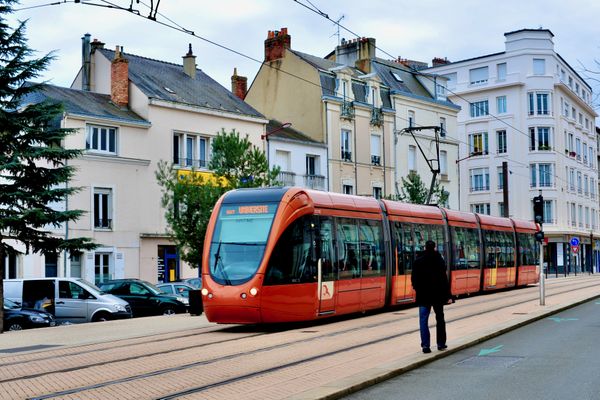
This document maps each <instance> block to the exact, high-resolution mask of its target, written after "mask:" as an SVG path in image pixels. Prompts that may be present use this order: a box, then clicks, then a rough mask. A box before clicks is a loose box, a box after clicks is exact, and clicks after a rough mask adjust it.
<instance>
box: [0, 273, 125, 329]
mask: <svg viewBox="0 0 600 400" xmlns="http://www.w3.org/2000/svg"><path fill="white" fill-rule="evenodd" d="M3 285H4V297H6V298H8V299H9V300H12V301H14V302H15V303H17V304H21V305H22V306H23V308H29V309H37V310H43V311H47V312H49V313H50V314H52V315H53V316H54V318H55V319H56V321H57V322H58V323H63V322H71V323H78V322H96V321H106V320H110V319H120V318H131V309H130V308H129V304H127V302H126V301H123V300H122V299H119V298H118V297H115V296H113V295H110V294H106V293H104V292H102V290H100V289H99V288H98V287H96V286H95V285H94V284H93V283H90V282H87V281H86V280H84V279H80V278H26V279H5V280H4V282H3Z"/></svg>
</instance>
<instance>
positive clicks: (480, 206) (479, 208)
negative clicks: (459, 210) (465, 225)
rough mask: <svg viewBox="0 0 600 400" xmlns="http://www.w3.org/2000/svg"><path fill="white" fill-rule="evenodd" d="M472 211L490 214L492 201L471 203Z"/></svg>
mask: <svg viewBox="0 0 600 400" xmlns="http://www.w3.org/2000/svg"><path fill="white" fill-rule="evenodd" d="M471 212H473V213H477V214H485V215H490V203H475V204H471Z"/></svg>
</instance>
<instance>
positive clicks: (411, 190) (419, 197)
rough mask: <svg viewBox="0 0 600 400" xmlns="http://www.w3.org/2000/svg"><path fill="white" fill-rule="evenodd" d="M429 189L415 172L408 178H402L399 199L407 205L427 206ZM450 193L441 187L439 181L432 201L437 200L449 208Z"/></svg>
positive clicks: (434, 188) (435, 186) (436, 183)
mask: <svg viewBox="0 0 600 400" xmlns="http://www.w3.org/2000/svg"><path fill="white" fill-rule="evenodd" d="M428 194H429V188H428V187H427V186H425V183H424V182H423V181H422V180H421V176H420V175H419V174H417V173H415V172H411V173H410V174H408V176H407V177H406V178H404V177H403V178H402V187H401V188H400V194H399V195H398V199H399V200H400V201H404V202H406V203H413V204H426V203H427V195H428ZM448 196H449V193H448V192H447V191H446V190H445V189H444V187H443V186H441V185H440V183H439V181H436V182H435V185H434V187H433V193H432V195H431V201H435V200H436V199H437V204H439V205H440V206H447V205H448V204H447V203H448Z"/></svg>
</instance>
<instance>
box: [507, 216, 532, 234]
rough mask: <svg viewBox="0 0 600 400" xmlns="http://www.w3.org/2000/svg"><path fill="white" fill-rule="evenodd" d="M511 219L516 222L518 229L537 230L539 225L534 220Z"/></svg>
mask: <svg viewBox="0 0 600 400" xmlns="http://www.w3.org/2000/svg"><path fill="white" fill-rule="evenodd" d="M511 220H512V221H513V222H514V223H515V227H516V228H517V229H528V230H534V231H535V230H537V229H538V226H537V224H536V223H535V222H533V221H526V220H524V219H515V218H511Z"/></svg>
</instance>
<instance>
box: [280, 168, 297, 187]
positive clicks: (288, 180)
mask: <svg viewBox="0 0 600 400" xmlns="http://www.w3.org/2000/svg"><path fill="white" fill-rule="evenodd" d="M277 180H278V181H279V183H281V185H282V186H295V185H296V174H295V173H294V172H289V171H281V172H279V175H277Z"/></svg>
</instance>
